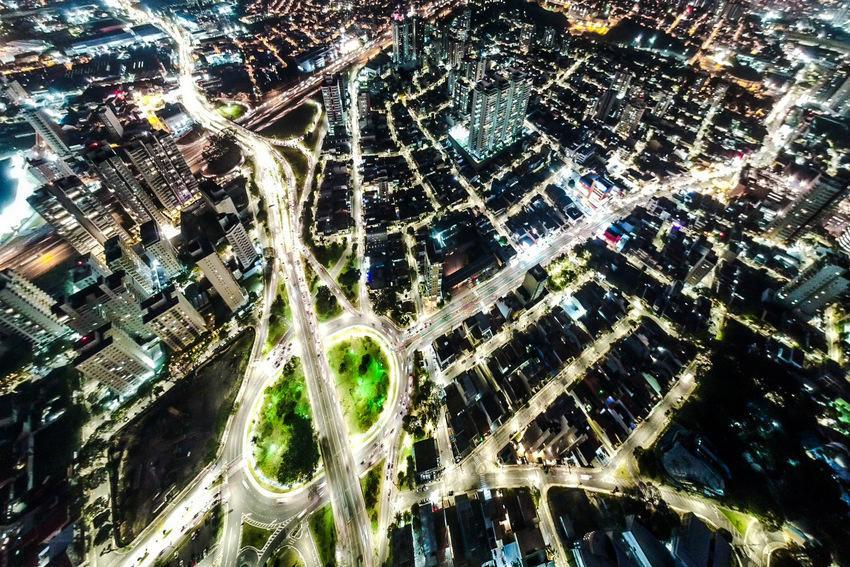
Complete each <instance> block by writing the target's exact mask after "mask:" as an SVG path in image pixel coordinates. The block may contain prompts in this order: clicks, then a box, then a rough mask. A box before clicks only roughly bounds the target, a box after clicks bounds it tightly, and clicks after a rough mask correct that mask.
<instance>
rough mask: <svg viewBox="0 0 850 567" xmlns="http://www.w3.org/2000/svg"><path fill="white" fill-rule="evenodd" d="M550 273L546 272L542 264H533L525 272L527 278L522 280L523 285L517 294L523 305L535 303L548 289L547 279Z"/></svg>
mask: <svg viewBox="0 0 850 567" xmlns="http://www.w3.org/2000/svg"><path fill="white" fill-rule="evenodd" d="M548 278H549V274H547V273H546V270H544V269H543V268H542V267H541V266H540V264H537V265H536V266H532V267H531V269H529V270H528V271H527V272H526V273H525V278H524V279H523V280H522V287H520V288H519V289H518V290H517V296H518V297H519V300H520V302H521V303H522V304H523V305H528V304H530V303H534V302H535V301H537V299H538V298H540V296H541V295H543V292H544V291H546V280H547V279H548Z"/></svg>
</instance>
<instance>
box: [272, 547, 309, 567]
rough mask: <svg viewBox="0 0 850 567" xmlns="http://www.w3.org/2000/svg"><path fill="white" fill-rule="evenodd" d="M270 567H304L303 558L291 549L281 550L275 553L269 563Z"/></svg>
mask: <svg viewBox="0 0 850 567" xmlns="http://www.w3.org/2000/svg"><path fill="white" fill-rule="evenodd" d="M268 565H269V567H304V563H303V562H302V561H301V556H300V555H299V554H298V552H297V551H295V550H294V549H292V548H291V547H284V548H280V549H278V550H277V551H275V552H274V555H272V557H271V559H269V563H268Z"/></svg>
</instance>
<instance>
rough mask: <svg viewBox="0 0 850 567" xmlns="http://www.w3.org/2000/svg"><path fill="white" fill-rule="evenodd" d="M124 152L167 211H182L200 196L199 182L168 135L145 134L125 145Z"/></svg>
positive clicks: (161, 133) (157, 132) (157, 131)
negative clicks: (184, 206)
mask: <svg viewBox="0 0 850 567" xmlns="http://www.w3.org/2000/svg"><path fill="white" fill-rule="evenodd" d="M125 149H126V150H127V154H128V155H129V156H130V160H131V161H132V162H133V165H135V166H136V169H137V170H138V171H139V173H140V174H141V175H142V177H143V178H144V180H145V182H146V183H147V185H148V187H150V189H151V191H153V193H154V195H156V197H157V199H159V202H160V203H161V204H162V206H163V207H165V208H166V209H167V210H168V211H170V212H173V211H176V210H179V209H180V208H181V207H182V206H183V205H185V204H187V203H189V202H191V201H193V200H194V199H195V198H196V197H197V196H198V181H197V180H196V179H195V176H194V175H192V171H191V170H190V169H189V165H188V164H187V163H186V159H185V158H184V157H183V154H181V153H180V149H179V148H178V147H177V144H176V143H175V142H174V137H173V136H172V135H171V134H169V133H168V132H165V131H164V130H153V131H151V132H145V133H144V134H141V135H139V136H137V137H136V138H134V139H133V140H132V141H131V142H130V143H128V144H126V145H125Z"/></svg>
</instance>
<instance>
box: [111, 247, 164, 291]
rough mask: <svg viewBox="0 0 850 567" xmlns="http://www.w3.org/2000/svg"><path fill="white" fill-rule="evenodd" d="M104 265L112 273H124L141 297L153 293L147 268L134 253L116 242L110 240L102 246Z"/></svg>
mask: <svg viewBox="0 0 850 567" xmlns="http://www.w3.org/2000/svg"><path fill="white" fill-rule="evenodd" d="M104 254H105V255H106V265H107V266H109V269H110V270H112V271H113V272H118V271H122V270H123V271H124V273H126V274H127V276H129V277H130V279H131V280H132V281H133V284H134V286H135V291H136V292H137V293H138V294H139V295H140V296H142V297H148V296H149V295H150V294H152V293H153V279H152V278H151V271H150V268H148V266H147V265H146V264H145V263H144V262H142V259H141V258H139V255H138V254H136V252H135V251H134V250H133V249H132V248H130V247H129V246H127V245H126V244H124V243H123V242H121V241H120V240H118V239H117V238H111V239H109V240H107V241H106V245H105V246H104Z"/></svg>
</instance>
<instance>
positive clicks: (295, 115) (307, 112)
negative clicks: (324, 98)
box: [258, 101, 321, 140]
mask: <svg viewBox="0 0 850 567" xmlns="http://www.w3.org/2000/svg"><path fill="white" fill-rule="evenodd" d="M320 111H321V110H320V107H319V106H318V105H317V104H314V103H312V102H310V101H305V102H303V103H301V104H300V105H299V106H296V107H295V108H293V109H292V110H290V111H289V112H287V113H286V114H284V115H283V116H282V117H280V118H279V119H278V120H276V121H275V122H273V123H272V124H270V125H268V126H266V127H265V128H263V129H262V130H260V131H259V132H258V133H259V134H260V135H262V136H268V137H269V138H277V139H278V140H287V139H290V138H297V137H299V136H303V135H304V134H306V133H307V129H308V128H309V127H310V125H311V124H312V123H313V120H315V118H316V114H317V113H318V112H320Z"/></svg>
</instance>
